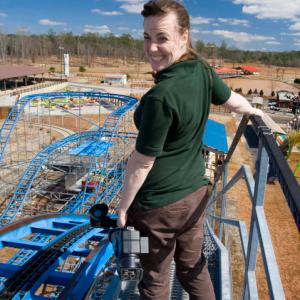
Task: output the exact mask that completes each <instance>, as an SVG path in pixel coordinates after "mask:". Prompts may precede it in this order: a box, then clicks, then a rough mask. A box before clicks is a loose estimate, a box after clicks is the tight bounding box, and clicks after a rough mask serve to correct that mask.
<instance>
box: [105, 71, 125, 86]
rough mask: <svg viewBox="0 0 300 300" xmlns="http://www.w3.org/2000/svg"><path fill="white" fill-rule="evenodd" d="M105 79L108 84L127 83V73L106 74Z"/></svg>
mask: <svg viewBox="0 0 300 300" xmlns="http://www.w3.org/2000/svg"><path fill="white" fill-rule="evenodd" d="M103 81H104V83H107V84H117V85H126V84H127V75H126V74H105V76H104V80H103Z"/></svg>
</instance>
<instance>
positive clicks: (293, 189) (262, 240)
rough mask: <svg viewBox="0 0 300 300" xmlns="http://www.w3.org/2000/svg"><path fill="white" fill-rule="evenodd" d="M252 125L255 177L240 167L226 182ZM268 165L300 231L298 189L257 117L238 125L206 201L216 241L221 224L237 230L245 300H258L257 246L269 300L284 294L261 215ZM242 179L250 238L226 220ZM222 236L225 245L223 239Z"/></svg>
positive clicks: (238, 224)
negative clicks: (217, 208)
mask: <svg viewBox="0 0 300 300" xmlns="http://www.w3.org/2000/svg"><path fill="white" fill-rule="evenodd" d="M249 119H250V121H251V123H252V125H253V127H254V130H255V132H256V134H257V136H258V139H259V147H258V153H257V158H256V175H255V178H254V177H253V175H252V172H251V169H250V167H249V166H247V165H242V166H241V168H240V169H239V170H238V171H237V172H236V173H235V175H233V176H232V178H231V179H230V180H227V168H228V163H229V162H230V160H231V157H232V154H233V153H234V152H235V149H236V146H237V144H238V142H239V140H240V139H241V136H242V135H243V133H244V131H245V129H246V126H247V124H248V121H249ZM269 163H271V164H272V166H273V167H274V169H275V170H276V173H277V176H278V180H279V183H280V186H281V189H282V191H283V193H284V195H285V197H286V199H287V202H288V205H289V207H290V210H291V212H292V214H293V217H294V220H295V222H296V225H297V227H298V230H299V227H300V209H299V208H300V197H299V195H300V186H299V184H298V182H297V181H296V179H295V177H294V175H293V173H292V170H291V169H290V167H289V165H288V164H287V162H286V160H285V158H284V156H283V154H282V152H281V151H280V148H279V147H278V145H277V143H276V141H275V138H274V136H273V134H272V132H271V130H270V129H269V128H268V127H267V126H266V124H265V123H264V122H263V120H262V119H261V118H260V117H257V116H250V118H249V117H248V116H244V117H243V118H242V120H241V122H240V124H239V127H238V129H237V132H236V135H235V137H234V139H233V141H232V144H231V146H230V149H229V152H228V154H227V156H226V159H225V161H224V164H223V165H222V167H221V170H219V171H218V172H217V175H216V177H215V181H214V184H213V187H212V193H211V197H210V199H209V209H210V212H209V213H208V217H209V219H210V220H211V221H213V222H214V221H219V222H220V225H219V233H218V235H219V239H221V240H222V237H223V224H227V225H231V226H236V227H238V228H239V232H240V240H241V244H242V248H243V254H244V260H245V273H244V287H243V298H242V299H244V300H246V299H247V300H248V299H250V300H252V299H253V300H254V299H258V289H257V283H256V275H255V274H256V261H257V255H258V247H259V245H260V248H261V254H262V257H263V265H264V268H265V271H266V278H267V283H268V287H269V293H270V298H271V299H278V300H279V299H280V300H281V299H285V295H284V290H283V287H282V283H281V279H280V273H279V268H278V266H277V263H276V257H275V252H274V249H273V246H272V240H271V235H270V232H269V229H268V224H267V219H266V216H265V212H264V198H265V190H266V182H267V176H268V168H269ZM221 177H222V180H223V183H222V190H221V191H220V189H219V186H218V182H219V181H220V180H219V179H220V178H221ZM241 178H244V179H245V181H246V184H247V188H248V193H249V195H250V199H251V202H252V214H251V224H250V232H249V236H248V233H247V229H246V226H245V223H244V222H242V221H240V220H234V219H228V218H226V212H225V208H226V203H225V201H226V197H225V195H226V193H227V192H228V191H229V190H230V189H231V188H232V187H233V186H234V185H235V184H236V182H237V181H238V180H239V179H241ZM220 198H221V213H220V216H216V215H214V214H215V213H214V212H213V211H212V204H213V203H214V202H215V201H216V200H217V199H220ZM212 227H213V228H216V227H215V226H212ZM227 234H228V232H225V243H226V235H227Z"/></svg>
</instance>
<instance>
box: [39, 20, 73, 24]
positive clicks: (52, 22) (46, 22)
mask: <svg viewBox="0 0 300 300" xmlns="http://www.w3.org/2000/svg"><path fill="white" fill-rule="evenodd" d="M39 23H40V25H44V26H66V25H67V23H65V22H57V21H52V20H49V19H40V20H39Z"/></svg>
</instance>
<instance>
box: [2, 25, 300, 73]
mask: <svg viewBox="0 0 300 300" xmlns="http://www.w3.org/2000/svg"><path fill="white" fill-rule="evenodd" d="M194 47H195V49H196V51H197V52H198V53H199V55H200V56H201V57H203V58H204V59H210V60H215V63H217V61H218V60H222V61H227V62H236V63H253V62H258V63H263V64H266V65H275V66H280V67H300V51H289V52H265V51H243V50H239V49H234V48H231V47H228V46H227V44H226V43H225V42H222V43H221V45H220V46H217V45H215V44H212V43H205V42H203V41H196V42H195V43H194ZM62 48H63V49H62ZM62 51H63V52H64V53H69V54H70V55H72V56H78V57H80V58H81V59H82V61H81V64H84V65H87V66H92V65H93V63H94V62H95V59H96V57H111V58H119V59H124V60H126V59H134V60H142V61H143V60H145V55H144V51H143V41H142V40H140V39H134V38H133V37H132V36H131V35H129V34H124V35H122V36H115V35H113V34H109V35H105V36H101V35H99V34H96V33H86V34H83V35H74V34H73V33H72V32H67V33H55V32H54V31H53V30H50V31H49V32H48V33H47V34H40V35H35V34H33V35H28V34H24V33H22V32H20V33H17V34H5V33H1V32H0V63H2V64H8V63H10V62H17V63H25V62H28V61H30V62H32V63H36V62H41V61H44V62H45V61H46V60H47V58H49V57H50V56H53V55H54V56H57V58H58V59H59V58H60V55H61V54H62Z"/></svg>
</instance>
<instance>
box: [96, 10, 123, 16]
mask: <svg viewBox="0 0 300 300" xmlns="http://www.w3.org/2000/svg"><path fill="white" fill-rule="evenodd" d="M91 12H92V13H93V14H98V15H103V16H119V15H123V13H122V12H120V11H115V10H113V11H103V10H101V9H98V8H94V9H92V10H91Z"/></svg>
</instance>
